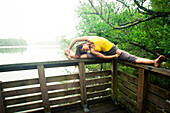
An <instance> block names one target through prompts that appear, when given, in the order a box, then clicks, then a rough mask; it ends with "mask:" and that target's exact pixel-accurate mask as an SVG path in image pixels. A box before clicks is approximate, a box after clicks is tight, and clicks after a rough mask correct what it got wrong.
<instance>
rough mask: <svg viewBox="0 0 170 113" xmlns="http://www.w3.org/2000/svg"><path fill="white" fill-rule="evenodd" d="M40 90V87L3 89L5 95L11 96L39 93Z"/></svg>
mask: <svg viewBox="0 0 170 113" xmlns="http://www.w3.org/2000/svg"><path fill="white" fill-rule="evenodd" d="M40 91H41V90H40V87H34V88H27V89H18V90H12V91H3V94H4V97H11V96H19V95H25V94H32V93H39V92H40Z"/></svg>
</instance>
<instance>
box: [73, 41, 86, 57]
mask: <svg viewBox="0 0 170 113" xmlns="http://www.w3.org/2000/svg"><path fill="white" fill-rule="evenodd" d="M83 44H85V43H82V44H79V45H77V46H76V53H75V56H76V58H80V56H81V55H82V54H86V53H87V52H82V51H81V49H82V47H83Z"/></svg>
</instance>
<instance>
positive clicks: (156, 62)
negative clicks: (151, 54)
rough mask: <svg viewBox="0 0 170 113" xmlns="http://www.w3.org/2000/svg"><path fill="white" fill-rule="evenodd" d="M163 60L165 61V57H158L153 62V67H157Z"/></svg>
mask: <svg viewBox="0 0 170 113" xmlns="http://www.w3.org/2000/svg"><path fill="white" fill-rule="evenodd" d="M164 60H165V56H163V55H160V56H159V57H158V58H157V59H156V60H155V63H154V66H155V67H159V66H160V65H161V63H162V62H163V61H164Z"/></svg>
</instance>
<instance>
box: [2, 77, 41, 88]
mask: <svg viewBox="0 0 170 113" xmlns="http://www.w3.org/2000/svg"><path fill="white" fill-rule="evenodd" d="M34 84H39V80H38V78H34V79H26V80H19V81H10V82H3V83H2V87H3V88H12V87H20V86H26V85H34Z"/></svg>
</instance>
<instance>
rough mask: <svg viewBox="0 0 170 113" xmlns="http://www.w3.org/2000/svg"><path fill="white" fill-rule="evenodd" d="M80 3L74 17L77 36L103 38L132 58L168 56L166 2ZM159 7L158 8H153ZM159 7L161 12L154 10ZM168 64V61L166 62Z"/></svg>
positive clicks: (96, 0) (119, 0)
mask: <svg viewBox="0 0 170 113" xmlns="http://www.w3.org/2000/svg"><path fill="white" fill-rule="evenodd" d="M145 3H146V0H140V2H139V1H137V0H134V1H132V2H131V1H130V0H129V1H128V0H116V2H114V1H109V0H88V2H86V1H83V0H82V1H80V6H79V7H78V10H77V14H78V15H79V17H81V21H80V24H79V26H78V27H77V29H78V30H79V31H80V34H79V35H89V34H92V33H93V34H96V35H98V36H103V37H106V38H107V39H108V40H110V41H112V42H113V43H116V44H118V46H119V48H121V49H124V50H127V51H129V52H130V53H132V54H135V55H138V56H141V57H147V58H156V57H157V56H158V55H160V54H164V55H165V56H166V57H167V58H168V57H169V56H170V50H169V48H170V45H169V44H170V38H169V8H168V7H169V4H168V1H167V0H161V1H160V0H153V1H152V0H151V1H150V2H149V3H148V4H147V7H148V8H146V7H144V4H145ZM157 3H159V5H157ZM158 7H161V8H158ZM168 61H170V59H168Z"/></svg>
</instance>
